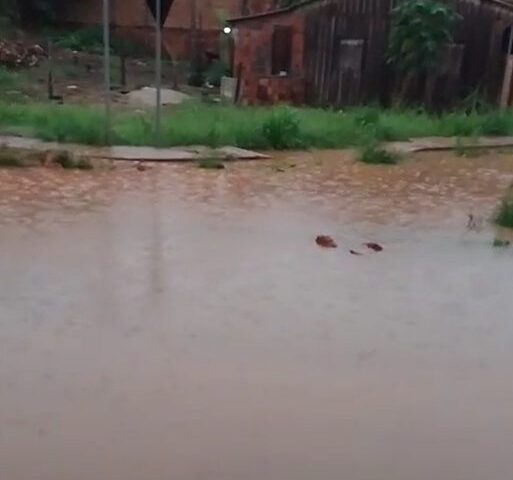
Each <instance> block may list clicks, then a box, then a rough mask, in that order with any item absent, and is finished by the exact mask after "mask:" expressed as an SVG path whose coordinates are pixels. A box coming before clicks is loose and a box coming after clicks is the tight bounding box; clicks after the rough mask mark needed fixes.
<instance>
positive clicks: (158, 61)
mask: <svg viewBox="0 0 513 480" xmlns="http://www.w3.org/2000/svg"><path fill="white" fill-rule="evenodd" d="M155 2H156V5H155V27H156V30H155V86H156V89H157V99H156V100H157V105H156V107H157V108H156V111H155V146H156V147H158V146H159V145H160V130H161V118H162V101H161V88H162V0H155Z"/></svg>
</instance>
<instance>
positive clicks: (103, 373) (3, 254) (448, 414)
mask: <svg viewBox="0 0 513 480" xmlns="http://www.w3.org/2000/svg"><path fill="white" fill-rule="evenodd" d="M416 158H417V159H418V160H417V161H415V162H407V163H406V164H404V165H402V166H400V167H384V168H380V167H369V166H364V165H358V164H354V163H352V162H350V161H347V159H345V158H343V156H342V155H340V154H337V155H333V154H331V153H323V154H317V153H316V154H313V153H312V154H302V155H285V156H283V157H281V158H279V159H277V160H275V161H273V162H266V163H239V164H233V165H230V166H229V168H228V169H227V170H225V171H216V172H212V171H202V170H198V169H196V168H195V167H193V166H190V165H181V166H156V167H154V168H152V169H151V170H149V171H146V172H138V171H136V170H135V169H134V168H131V167H119V168H118V169H117V171H114V172H106V171H105V172H102V171H96V172H63V171H58V170H39V169H38V170H21V171H20V170H1V171H0V268H1V275H0V474H1V475H0V478H1V479H2V480H3V479H6V480H93V479H94V480H100V479H101V480H104V479H105V480H142V479H152V480H154V479H155V480H161V479H162V480H167V479H171V478H172V479H184V480H198V479H208V480H217V479H219V480H235V479H237V480H240V479H244V480H246V479H248V480H262V479H266V480H312V479H314V478H315V479H327V480H340V479H341V478H347V479H351V480H445V479H448V480H505V479H506V478H510V477H511V472H512V468H513V465H512V462H511V458H513V408H512V405H513V384H512V382H511V375H510V365H511V362H512V360H513V354H512V349H511V344H512V341H513V324H512V322H511V309H512V306H513V296H512V292H513V290H512V286H511V285H512V284H511V278H512V277H511V271H512V270H511V262H512V260H513V251H512V252H510V251H508V250H507V249H506V250H502V249H493V248H491V239H492V238H493V235H494V232H493V229H492V228H491V227H490V226H488V227H487V228H485V229H484V230H483V231H482V232H479V233H476V232H468V231H466V229H465V224H466V215H467V213H469V212H472V213H473V214H474V215H477V216H483V217H488V216H489V215H490V213H491V212H492V210H493V208H494V206H495V205H496V203H497V199H498V198H499V197H500V195H501V193H502V192H503V191H504V189H505V188H506V187H507V186H508V185H509V184H510V183H511V182H512V181H513V163H512V162H511V160H510V159H509V158H508V157H507V156H505V155H503V156H495V157H491V156H490V157H481V158H478V159H450V158H448V157H447V156H443V155H440V154H436V155H421V156H418V157H416ZM291 164H295V167H289V165H291ZM276 165H279V166H280V169H284V170H285V172H283V173H279V172H277V171H276V168H275V167H276ZM319 233H328V234H330V235H333V237H334V238H335V239H336V240H337V243H338V244H339V248H338V249H336V250H329V251H326V250H323V249H320V248H318V247H317V246H316V245H315V242H314V239H315V236H316V235H317V234H319ZM364 241H379V242H380V243H382V244H383V245H384V247H385V250H384V251H383V252H381V253H379V254H373V255H365V256H362V257H355V256H352V255H350V254H349V253H348V251H349V249H351V248H356V249H357V248H360V247H361V243H362V242H364Z"/></svg>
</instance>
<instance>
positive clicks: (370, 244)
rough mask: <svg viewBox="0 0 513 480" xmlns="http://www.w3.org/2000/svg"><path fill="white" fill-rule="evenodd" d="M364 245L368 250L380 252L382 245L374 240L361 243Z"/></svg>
mask: <svg viewBox="0 0 513 480" xmlns="http://www.w3.org/2000/svg"><path fill="white" fill-rule="evenodd" d="M363 245H364V246H365V247H367V248H369V249H370V250H374V251H375V252H382V251H383V247H382V246H381V245H380V244H379V243H375V242H367V243H364V244H363Z"/></svg>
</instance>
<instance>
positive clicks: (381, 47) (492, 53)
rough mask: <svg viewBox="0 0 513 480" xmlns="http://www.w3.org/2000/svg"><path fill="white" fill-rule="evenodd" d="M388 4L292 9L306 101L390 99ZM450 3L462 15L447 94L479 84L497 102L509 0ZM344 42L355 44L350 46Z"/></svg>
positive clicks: (357, 0)
mask: <svg viewBox="0 0 513 480" xmlns="http://www.w3.org/2000/svg"><path fill="white" fill-rule="evenodd" d="M393 4H394V0H321V1H320V2H316V3H313V4H311V5H307V6H305V7H303V8H301V9H300V10H299V11H297V12H296V14H301V15H303V17H304V21H305V48H304V68H305V83H306V98H307V102H308V103H310V104H314V105H321V106H324V105H332V106H342V105H347V104H356V103H368V102H373V101H380V102H384V103H388V102H389V101H390V99H391V96H392V89H393V86H394V74H393V72H392V70H391V68H390V67H389V66H388V65H387V63H386V48H387V39H388V31H389V25H390V10H391V9H392V8H393ZM452 4H453V5H454V6H455V8H456V10H457V11H458V12H459V14H460V15H461V16H462V20H460V21H459V23H458V25H457V28H456V31H455V42H456V43H461V44H463V45H464V48H463V61H462V67H461V72H459V78H458V79H457V88H456V89H455V92H451V94H452V95H453V96H454V93H456V96H457V97H458V98H463V97H465V96H467V95H470V94H472V93H474V92H476V91H477V90H478V89H479V94H480V95H481V96H485V97H486V98H487V99H488V100H489V101H491V102H496V101H497V99H498V96H499V92H500V89H501V86H502V79H503V72H504V62H505V54H504V52H503V49H502V38H503V32H504V30H505V29H506V28H507V27H508V26H509V25H512V24H513V4H507V3H506V2H504V3H501V2H499V1H494V0H454V1H453V2H452ZM342 40H363V47H361V46H360V47H359V48H360V50H358V48H357V44H358V43H360V45H361V42H341V41H342ZM348 45H354V49H353V51H350V50H348ZM344 49H345V52H346V53H344V54H342V53H341V51H342V50H344ZM348 52H349V53H348ZM341 55H346V57H345V58H346V60H345V61H342V62H341ZM347 55H349V57H347ZM359 55H361V58H360V59H358V56H359ZM348 58H349V60H348ZM341 63H342V64H343V65H345V66H342V67H341ZM359 65H360V66H359ZM341 68H342V70H341ZM358 69H359V72H356V70H358ZM348 91H349V92H350V93H349V94H348V93H347V92H348Z"/></svg>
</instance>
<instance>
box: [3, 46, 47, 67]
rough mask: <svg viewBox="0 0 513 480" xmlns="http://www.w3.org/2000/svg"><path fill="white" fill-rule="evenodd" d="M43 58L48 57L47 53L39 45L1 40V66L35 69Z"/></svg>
mask: <svg viewBox="0 0 513 480" xmlns="http://www.w3.org/2000/svg"><path fill="white" fill-rule="evenodd" d="M43 57H46V52H45V50H44V49H43V47H41V46H40V45H38V44H37V43H36V44H26V43H24V42H21V41H11V40H0V65H2V66H4V67H8V68H17V67H35V66H36V65H37V64H38V63H39V60H40V59H41V58H43Z"/></svg>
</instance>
